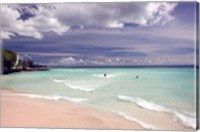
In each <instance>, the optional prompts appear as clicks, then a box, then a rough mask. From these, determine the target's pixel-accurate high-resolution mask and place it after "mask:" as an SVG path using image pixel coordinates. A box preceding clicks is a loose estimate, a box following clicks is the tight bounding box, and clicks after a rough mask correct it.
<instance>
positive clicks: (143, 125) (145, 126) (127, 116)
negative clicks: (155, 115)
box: [117, 111, 156, 129]
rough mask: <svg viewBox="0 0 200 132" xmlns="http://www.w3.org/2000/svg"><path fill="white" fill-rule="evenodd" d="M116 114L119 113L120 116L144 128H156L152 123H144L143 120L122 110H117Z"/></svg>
mask: <svg viewBox="0 0 200 132" xmlns="http://www.w3.org/2000/svg"><path fill="white" fill-rule="evenodd" d="M117 114H118V115H120V116H122V117H123V118H124V119H126V120H129V121H133V122H136V123H138V124H139V125H140V126H142V127H143V128H145V129H156V127H154V126H153V125H150V124H147V123H145V122H143V121H141V120H139V119H137V118H135V117H132V116H130V115H127V114H125V113H123V112H120V111H119V112H117Z"/></svg>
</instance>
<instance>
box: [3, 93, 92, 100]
mask: <svg viewBox="0 0 200 132" xmlns="http://www.w3.org/2000/svg"><path fill="white" fill-rule="evenodd" d="M3 95H6V96H24V97H28V98H38V99H46V100H54V101H58V100H66V101H71V102H84V101H88V100H89V99H88V98H71V97H67V96H57V95H54V96H46V95H37V94H3Z"/></svg>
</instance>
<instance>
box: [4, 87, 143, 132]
mask: <svg viewBox="0 0 200 132" xmlns="http://www.w3.org/2000/svg"><path fill="white" fill-rule="evenodd" d="M16 93H17V94H20V93H21V92H13V91H11V90H6V89H1V127H5V128H6V127H23V128H71V129H76V128H78V129H85V128H87V129H123V130H144V129H145V128H143V127H141V126H140V125H138V124H137V123H134V122H132V121H127V120H125V119H123V118H122V117H120V116H119V115H116V114H114V113H112V112H109V111H103V110H99V109H95V108H93V107H90V106H85V105H82V104H78V103H72V102H67V101H53V100H46V99H38V98H29V97H24V96H17V95H15V94H16ZM22 93H23V92H22Z"/></svg>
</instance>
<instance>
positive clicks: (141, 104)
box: [118, 95, 169, 112]
mask: <svg viewBox="0 0 200 132" xmlns="http://www.w3.org/2000/svg"><path fill="white" fill-rule="evenodd" d="M118 99H120V100H123V101H127V102H133V103H135V104H137V105H138V106H139V107H142V108H144V109H147V110H152V111H159V112H168V111H169V110H168V109H167V108H165V107H164V106H161V105H158V104H155V103H153V102H150V101H146V100H144V99H141V98H133V97H130V96H124V95H118Z"/></svg>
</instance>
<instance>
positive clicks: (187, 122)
mask: <svg viewBox="0 0 200 132" xmlns="http://www.w3.org/2000/svg"><path fill="white" fill-rule="evenodd" d="M118 99H119V100H121V101H126V102H131V103H135V104H136V105H138V106H139V107H141V108H144V109H147V110H152V111H157V112H166V113H170V114H172V117H173V119H174V121H178V122H180V123H181V124H182V125H184V126H185V127H189V128H193V129H195V128H196V118H195V116H193V117H192V116H191V115H194V114H191V113H187V115H186V114H181V113H180V112H177V111H175V110H171V109H168V108H166V107H164V106H161V105H158V104H155V103H153V102H150V101H146V100H144V99H140V98H133V97H130V96H125V95H118ZM184 113H186V112H184Z"/></svg>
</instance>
